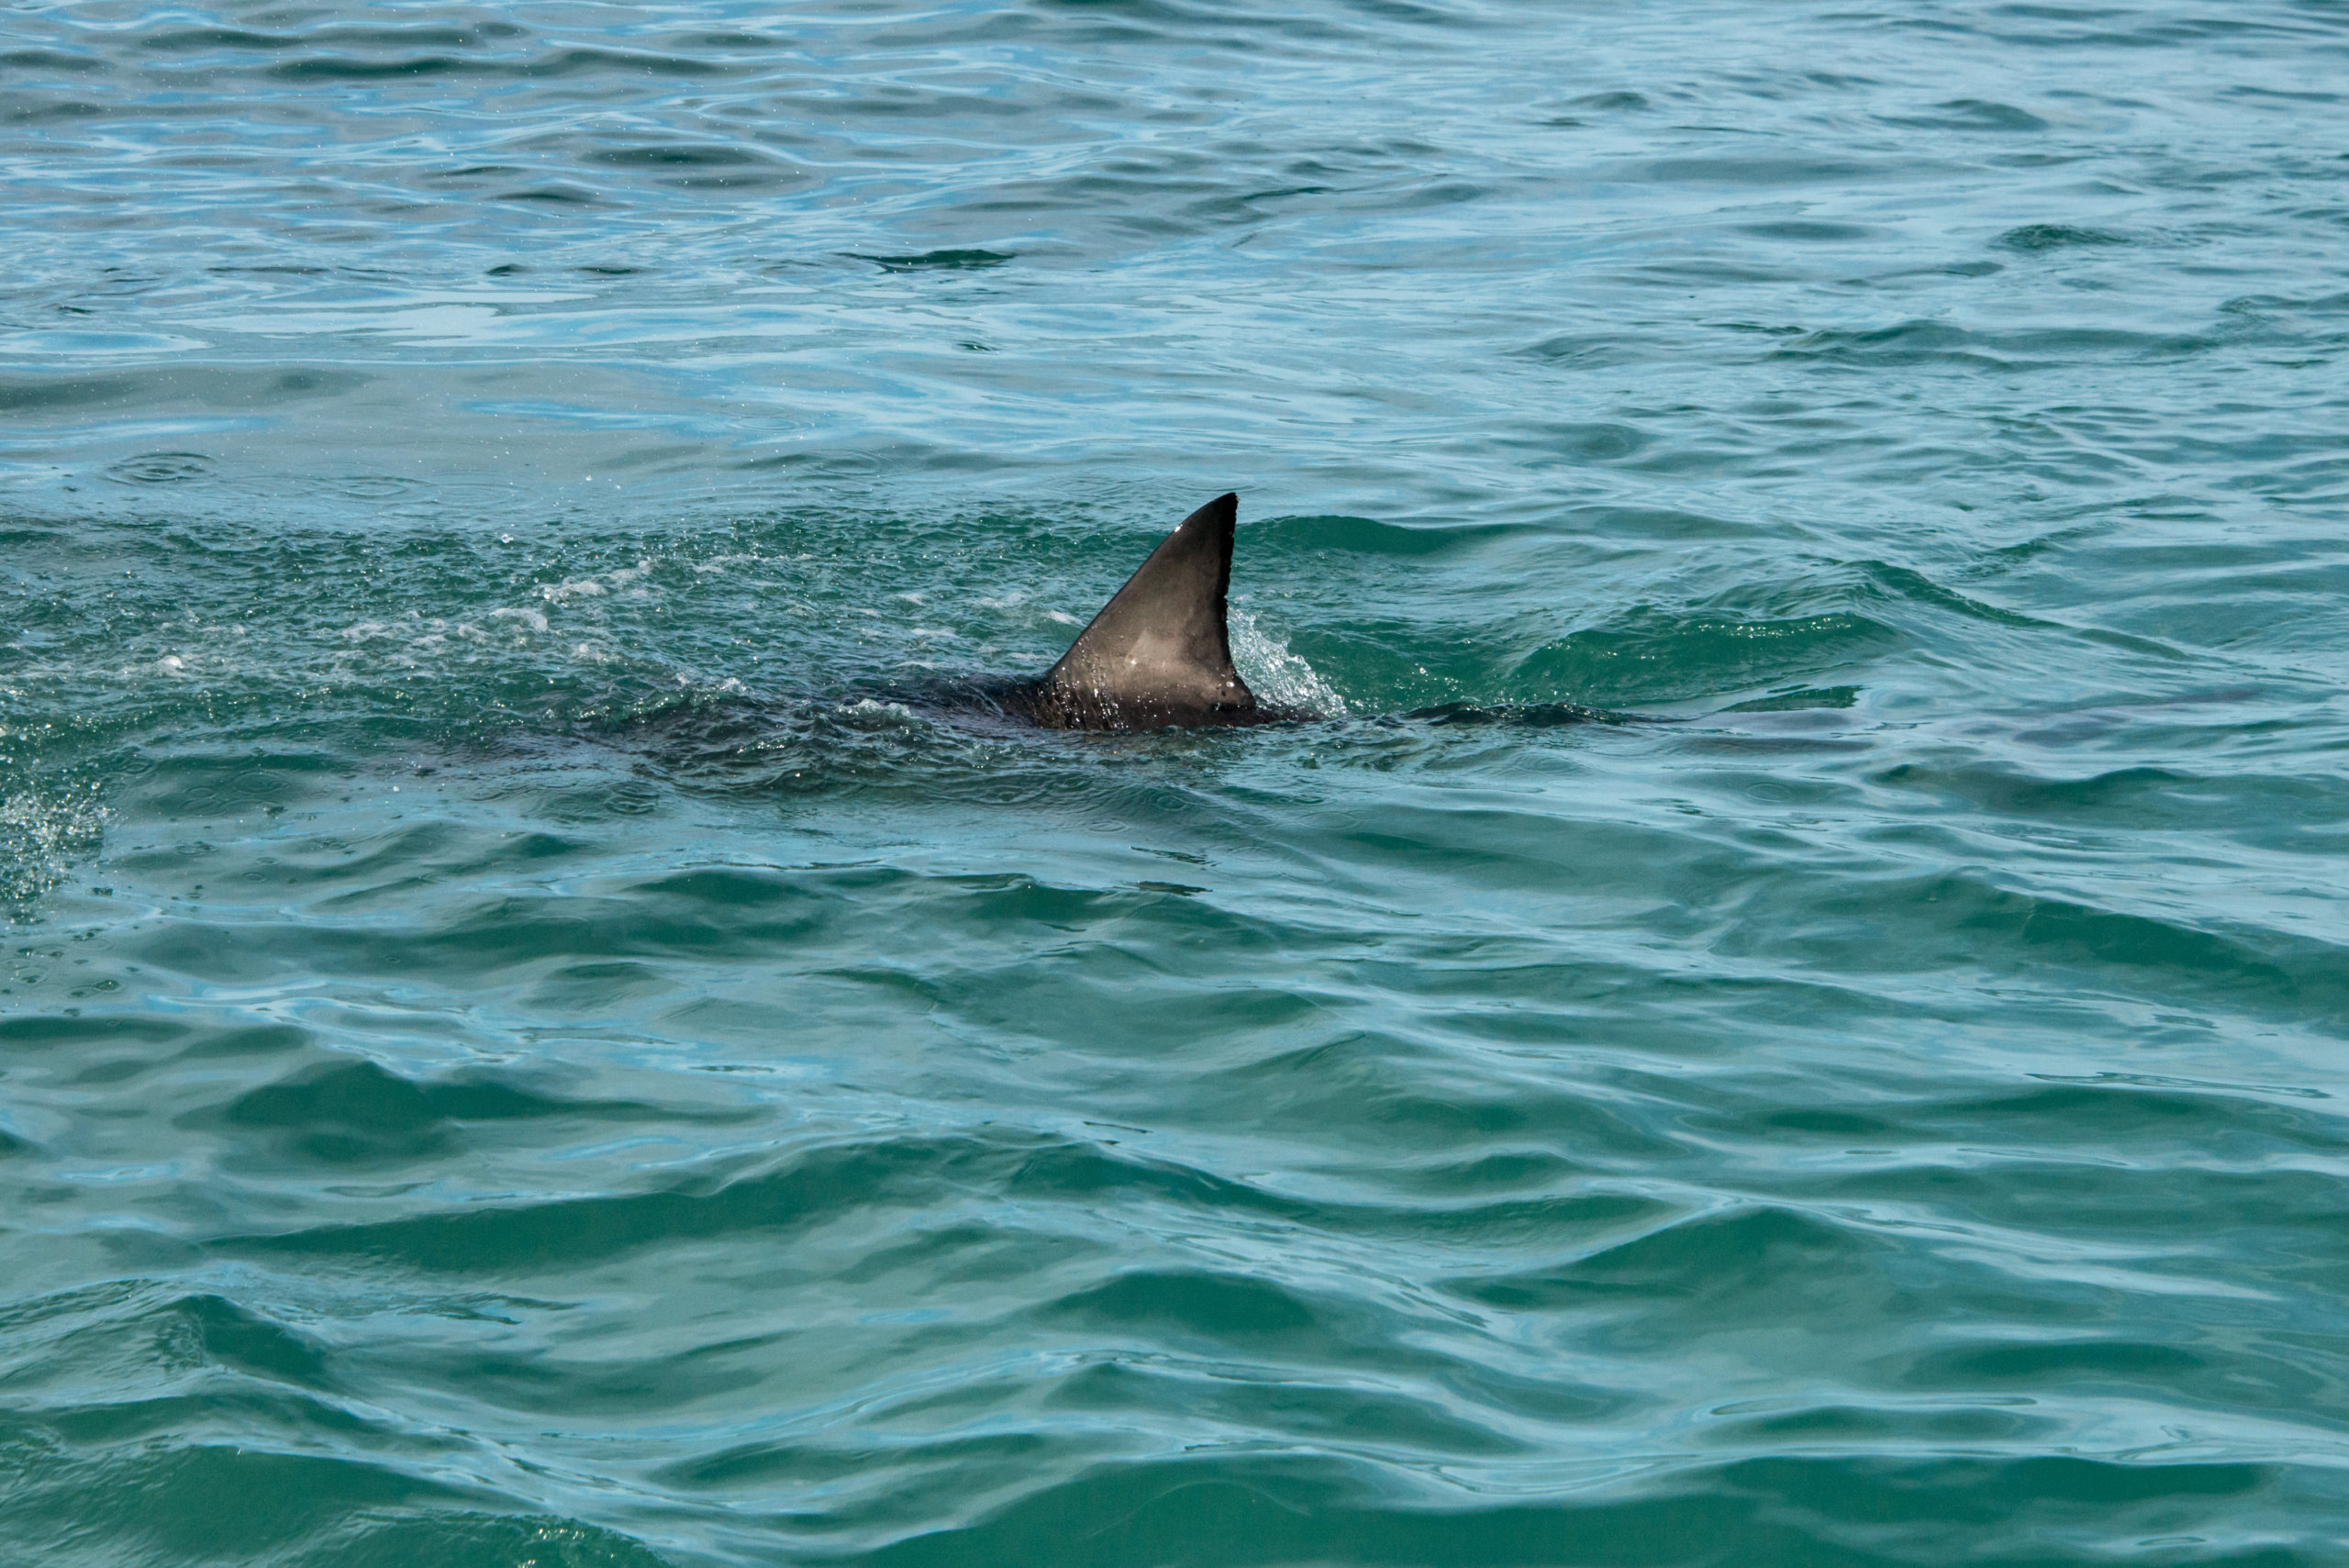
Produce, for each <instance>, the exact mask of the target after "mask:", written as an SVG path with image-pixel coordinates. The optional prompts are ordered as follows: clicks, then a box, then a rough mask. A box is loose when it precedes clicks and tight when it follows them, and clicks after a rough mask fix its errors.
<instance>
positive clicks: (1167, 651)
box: [996, 495, 1315, 729]
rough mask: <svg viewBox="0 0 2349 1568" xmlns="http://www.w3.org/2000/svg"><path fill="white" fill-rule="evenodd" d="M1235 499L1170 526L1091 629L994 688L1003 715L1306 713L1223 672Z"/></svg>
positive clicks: (1175, 720)
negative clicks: (1032, 669) (1031, 676)
mask: <svg viewBox="0 0 2349 1568" xmlns="http://www.w3.org/2000/svg"><path fill="white" fill-rule="evenodd" d="M1239 517H1240V497H1239V496H1238V495H1219V496H1217V497H1216V498H1215V499H1214V500H1212V501H1210V502H1208V504H1207V505H1206V506H1202V507H1200V508H1199V509H1198V510H1197V511H1196V512H1193V513H1192V514H1191V515H1190V516H1189V517H1186V518H1184V519H1183V520H1182V521H1181V522H1180V523H1177V524H1176V525H1175V529H1174V531H1173V532H1172V533H1169V534H1168V535H1167V536H1166V537H1165V538H1164V539H1161V540H1160V541H1159V545H1158V548H1157V549H1156V550H1152V551H1151V552H1150V559H1149V560H1147V561H1145V562H1142V563H1141V569H1140V570H1138V571H1136V572H1135V573H1134V574H1133V575H1132V576H1131V577H1129V578H1128V579H1126V585H1125V586H1124V587H1122V588H1120V589H1119V590H1118V591H1117V593H1116V594H1114V595H1111V596H1110V599H1109V602H1108V604H1106V605H1104V606H1101V613H1100V614H1098V615H1097V616H1095V617H1093V620H1092V622H1091V624H1089V625H1088V626H1086V627H1085V629H1084V631H1082V632H1080V633H1079V634H1078V635H1077V639H1076V641H1075V642H1074V643H1073V644H1072V645H1071V646H1070V648H1069V651H1067V652H1066V653H1064V654H1063V655H1062V656H1061V660H1060V662H1059V663H1057V664H1054V665H1053V666H1052V668H1051V669H1050V670H1047V671H1046V672H1044V673H1043V674H1042V675H1041V677H1040V678H1038V679H1036V680H1034V681H1028V682H1020V683H1018V684H1013V685H1010V686H1008V687H1004V688H1001V689H1000V690H999V692H998V695H997V696H996V701H997V702H998V703H999V704H1000V705H1001V706H1002V707H1003V709H1004V710H1005V711H1006V712H1008V713H1010V714H1013V715H1015V716H1017V717H1022V718H1025V719H1027V720H1029V721H1030V723H1033V724H1036V725H1040V726H1041V727H1043V728H1048V729H1175V728H1201V727H1207V726H1233V725H1248V724H1277V723H1282V722H1285V721H1287V720H1291V719H1303V718H1311V717H1315V716H1314V715H1313V714H1310V713H1304V712H1299V711H1297V710H1293V709H1289V708H1281V707H1270V706H1265V705H1264V704H1262V703H1259V702H1258V701H1257V700H1256V694H1255V693H1253V692H1252V691H1250V690H1249V689H1248V683H1247V682H1245V681H1243V680H1241V678H1240V672H1239V671H1238V670H1235V669H1234V668H1232V664H1231V636H1230V626H1229V621H1228V615H1229V610H1228V606H1227V604H1226V596H1227V595H1228V594H1229V593H1230V587H1231V539H1232V531H1233V528H1234V526H1235V525H1236V524H1237V522H1238V521H1239Z"/></svg>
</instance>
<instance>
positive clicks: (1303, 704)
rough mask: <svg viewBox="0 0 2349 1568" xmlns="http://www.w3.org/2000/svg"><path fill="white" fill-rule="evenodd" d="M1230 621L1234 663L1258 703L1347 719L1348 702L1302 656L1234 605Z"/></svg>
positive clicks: (1231, 609) (1231, 608)
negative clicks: (1293, 651) (1301, 709)
mask: <svg viewBox="0 0 2349 1568" xmlns="http://www.w3.org/2000/svg"><path fill="white" fill-rule="evenodd" d="M1227 621H1228V624H1229V625H1230V628H1231V662H1232V663H1234V664H1235V665H1237V666H1239V669H1240V675H1241V679H1242V680H1244V681H1246V682H1247V683H1248V684H1249V686H1250V688H1251V689H1252V690H1253V691H1254V692H1255V694H1256V700H1257V701H1259V702H1261V703H1263V704H1264V705H1265V706H1268V707H1294V708H1303V709H1304V710H1305V711H1306V712H1308V713H1316V714H1319V715H1320V716H1321V717H1324V718H1343V717H1345V714H1346V699H1345V698H1343V697H1341V696H1340V695H1338V693H1337V690H1336V688H1335V687H1333V686H1331V685H1330V683H1329V682H1327V681H1325V680H1323V679H1322V678H1321V677H1320V676H1319V674H1317V673H1314V669H1313V666H1312V665H1310V664H1308V663H1307V662H1305V660H1304V659H1303V657H1302V656H1300V655H1298V654H1296V653H1292V652H1290V651H1289V648H1288V644H1287V643H1286V642H1285V641H1284V640H1282V639H1280V638H1279V637H1278V636H1276V635H1275V634H1274V633H1272V632H1269V631H1266V630H1265V629H1264V628H1263V627H1262V626H1260V625H1259V624H1257V620H1256V617H1254V616H1252V615H1250V614H1249V613H1248V612H1247V611H1246V610H1245V609H1242V608H1241V606H1238V605H1233V606H1230V613H1229V615H1228V617H1227Z"/></svg>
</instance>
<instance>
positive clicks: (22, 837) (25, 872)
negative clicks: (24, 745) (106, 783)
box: [0, 783, 106, 920]
mask: <svg viewBox="0 0 2349 1568" xmlns="http://www.w3.org/2000/svg"><path fill="white" fill-rule="evenodd" d="M105 825H106V807H105V806H101V805H100V804H98V800H97V786H96V784H94V783H81V784H67V785H65V786H64V787H63V788H61V789H60V788H55V787H50V788H44V787H42V786H40V785H39V784H27V785H25V786H23V787H17V788H11V789H10V790H9V791H8V792H7V793H6V795H0V918H7V919H18V920H23V919H29V918H31V917H33V914H34V913H35V910H36V907H37V906H38V905H39V901H40V899H41V897H42V896H43V895H45V894H47V893H48V892H50V889H52V888H54V887H56V886H57V885H58V884H60V883H61V882H63V881H64V880H65V876H66V874H67V873H69V872H70V871H72V868H73V864H74V862H77V861H80V860H82V859H84V858H85V857H87V856H89V855H91V854H93V853H95V851H96V850H97V847H98V841H99V837H100V832H101V829H102V828H104V827H105Z"/></svg>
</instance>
